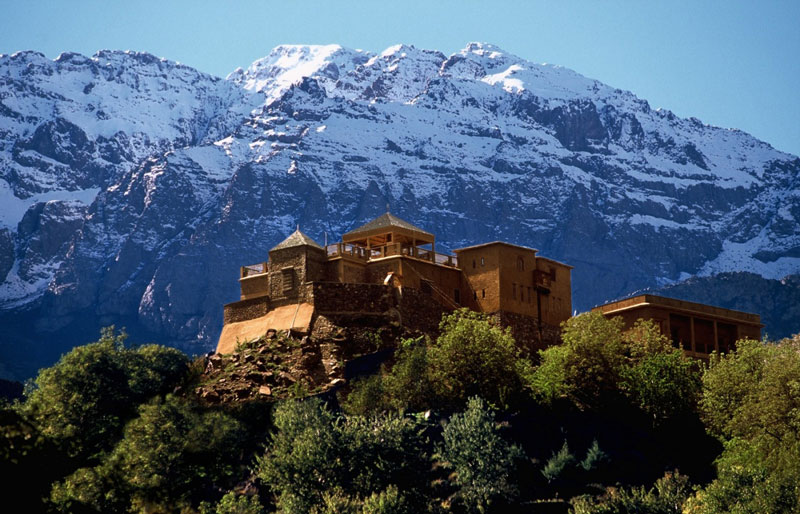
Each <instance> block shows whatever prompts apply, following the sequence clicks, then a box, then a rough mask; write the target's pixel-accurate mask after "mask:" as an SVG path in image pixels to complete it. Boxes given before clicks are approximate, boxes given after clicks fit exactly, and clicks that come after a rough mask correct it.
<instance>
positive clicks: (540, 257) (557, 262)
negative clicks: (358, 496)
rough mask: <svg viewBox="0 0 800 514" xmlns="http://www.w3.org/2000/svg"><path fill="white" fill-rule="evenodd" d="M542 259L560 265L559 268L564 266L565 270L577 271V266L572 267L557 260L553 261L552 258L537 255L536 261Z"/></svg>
mask: <svg viewBox="0 0 800 514" xmlns="http://www.w3.org/2000/svg"><path fill="white" fill-rule="evenodd" d="M540 259H541V260H543V261H547V262H552V263H553V264H558V265H559V266H564V267H565V268H569V269H575V266H570V265H569V264H566V263H563V262H561V261H557V260H555V259H551V258H550V257H542V256H540V255H537V256H536V260H540Z"/></svg>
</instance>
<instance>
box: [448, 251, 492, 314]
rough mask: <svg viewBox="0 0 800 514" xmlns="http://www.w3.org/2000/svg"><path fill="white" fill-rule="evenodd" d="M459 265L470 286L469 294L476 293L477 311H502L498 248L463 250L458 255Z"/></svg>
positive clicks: (474, 299) (474, 298) (474, 300)
mask: <svg viewBox="0 0 800 514" xmlns="http://www.w3.org/2000/svg"><path fill="white" fill-rule="evenodd" d="M481 259H483V260H481ZM458 265H459V267H460V268H461V271H462V273H463V274H464V279H465V280H466V282H467V283H468V284H469V286H470V287H469V291H470V293H469V294H471V293H472V292H473V291H474V293H475V295H474V296H473V302H474V303H475V310H478V311H482V312H495V311H498V310H500V278H499V277H500V259H499V252H498V249H497V247H496V246H485V247H480V248H475V249H472V250H462V251H460V252H459V253H458Z"/></svg>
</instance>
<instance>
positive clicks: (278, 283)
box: [217, 212, 572, 353]
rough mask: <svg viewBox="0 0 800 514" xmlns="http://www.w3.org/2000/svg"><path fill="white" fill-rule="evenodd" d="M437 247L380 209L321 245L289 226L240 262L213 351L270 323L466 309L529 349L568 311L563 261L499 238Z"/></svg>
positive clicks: (406, 318)
mask: <svg viewBox="0 0 800 514" xmlns="http://www.w3.org/2000/svg"><path fill="white" fill-rule="evenodd" d="M454 253H455V255H449V254H442V253H438V252H436V238H435V236H434V235H433V234H431V233H429V232H426V231H425V230H423V229H421V228H419V227H416V226H414V225H412V224H411V223H408V222H407V221H404V220H402V219H400V218H398V217H396V216H394V215H392V214H390V213H388V212H387V213H386V214H384V215H382V216H380V217H378V218H376V219H374V220H372V221H370V222H369V223H366V224H365V225H363V226H361V227H358V228H356V229H355V230H352V231H350V232H348V233H346V234H344V235H343V236H342V240H341V241H340V242H337V243H334V244H331V245H327V246H326V247H324V248H323V247H322V246H321V245H319V244H318V243H316V242H315V241H314V240H312V239H311V238H310V237H308V236H307V235H305V234H303V233H302V232H300V230H299V229H298V230H297V231H295V232H294V233H293V234H291V235H290V236H289V237H288V238H286V240H284V241H283V242H281V243H280V244H278V245H277V246H275V247H274V248H273V249H272V250H270V251H269V260H268V261H266V262H262V263H260V264H255V265H249V266H244V267H242V268H241V276H240V278H239V283H240V286H241V298H240V300H239V301H238V302H234V303H231V304H228V305H226V306H225V314H224V321H225V324H224V326H223V330H222V334H221V336H220V339H219V342H218V345H217V352H218V353H229V352H231V351H232V350H233V349H234V347H235V345H236V342H237V340H238V341H244V340H249V339H254V338H257V337H260V336H261V335H263V334H264V333H266V331H267V330H269V329H275V330H293V331H296V332H300V333H307V334H308V333H310V334H314V333H315V332H317V331H320V330H323V329H324V327H327V326H331V325H336V324H337V323H344V322H346V320H347V319H355V318H364V317H377V318H383V319H384V320H385V321H386V322H387V323H391V322H395V323H400V324H402V325H404V326H407V327H410V328H414V329H419V330H430V329H435V327H436V325H438V321H439V320H440V319H441V315H442V313H443V312H446V311H448V310H453V309H457V308H460V307H467V308H469V309H472V310H475V311H478V312H485V313H488V314H490V315H491V316H493V317H495V318H496V319H497V320H498V321H499V322H500V323H501V324H502V325H504V326H508V327H510V328H511V330H512V332H513V333H514V336H515V337H516V338H517V340H518V341H519V342H520V343H521V344H523V345H525V346H527V347H529V348H530V349H531V350H534V349H537V348H543V347H545V346H548V345H549V344H553V343H556V342H557V341H558V334H559V329H558V326H559V324H560V323H561V322H562V321H565V320H566V319H568V318H569V317H570V315H571V313H572V286H571V270H572V266H568V265H566V264H563V263H560V262H558V261H555V260H552V259H547V258H544V257H540V256H539V255H537V251H536V250H534V249H532V248H526V247H523V246H517V245H513V244H509V243H504V242H501V241H495V242H491V243H485V244H481V245H477V246H470V247H467V248H461V249H458V250H455V252H454Z"/></svg>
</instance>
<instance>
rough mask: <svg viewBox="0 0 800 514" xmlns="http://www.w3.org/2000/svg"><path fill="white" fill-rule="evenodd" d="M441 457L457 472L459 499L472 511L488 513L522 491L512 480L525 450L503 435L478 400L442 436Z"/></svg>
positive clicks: (454, 420)
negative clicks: (489, 509) (509, 441)
mask: <svg viewBox="0 0 800 514" xmlns="http://www.w3.org/2000/svg"><path fill="white" fill-rule="evenodd" d="M442 439H443V442H442V444H441V445H440V446H439V450H438V456H439V458H440V459H442V461H443V462H444V465H445V466H446V467H449V468H451V469H453V471H454V472H455V479H454V483H455V484H456V486H457V487H458V492H457V499H458V500H459V501H460V502H461V503H462V504H463V505H464V506H466V507H467V510H469V511H470V512H473V511H474V512H486V510H487V509H488V508H489V507H490V506H491V505H492V503H494V502H496V501H509V500H511V499H513V498H514V497H515V496H516V495H517V493H518V491H517V488H516V486H515V485H514V483H513V481H512V474H513V472H514V469H515V466H516V460H517V459H519V458H521V457H523V456H524V454H523V452H522V450H521V449H520V448H519V447H517V446H515V445H512V444H509V443H508V442H506V441H505V440H504V439H503V438H502V437H501V436H500V434H499V431H498V428H497V425H496V423H495V421H494V413H493V412H492V411H491V410H490V409H489V407H487V405H486V404H485V403H484V402H483V400H481V399H480V398H478V397H473V398H470V399H469V401H468V402H467V408H466V410H465V411H464V412H463V413H461V414H454V415H453V416H452V417H451V418H450V420H449V421H448V422H447V424H446V425H445V428H444V432H443V434H442Z"/></svg>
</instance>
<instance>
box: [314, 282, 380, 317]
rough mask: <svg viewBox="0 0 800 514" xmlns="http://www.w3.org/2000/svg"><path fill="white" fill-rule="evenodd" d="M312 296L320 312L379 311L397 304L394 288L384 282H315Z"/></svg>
mask: <svg viewBox="0 0 800 514" xmlns="http://www.w3.org/2000/svg"><path fill="white" fill-rule="evenodd" d="M312 296H313V302H314V306H315V307H316V309H317V311H318V312H363V313H370V312H373V313H378V312H386V311H388V310H389V309H390V308H392V307H394V304H395V301H394V296H393V293H392V288H391V287H390V286H384V285H382V284H346V283H339V282H314V283H313V284H312Z"/></svg>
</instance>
